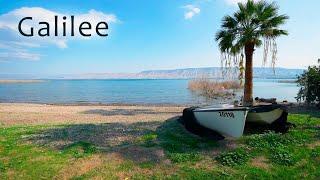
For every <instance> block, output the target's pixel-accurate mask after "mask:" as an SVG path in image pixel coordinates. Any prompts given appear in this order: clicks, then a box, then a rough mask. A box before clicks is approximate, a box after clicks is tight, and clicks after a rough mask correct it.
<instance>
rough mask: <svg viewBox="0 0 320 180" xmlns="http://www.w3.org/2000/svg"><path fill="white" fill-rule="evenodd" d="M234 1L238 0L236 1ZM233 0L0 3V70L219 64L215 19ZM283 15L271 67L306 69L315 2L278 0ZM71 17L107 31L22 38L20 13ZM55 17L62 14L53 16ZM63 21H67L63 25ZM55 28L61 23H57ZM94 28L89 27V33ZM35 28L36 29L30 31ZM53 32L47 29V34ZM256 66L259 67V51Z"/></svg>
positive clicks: (317, 46) (316, 38)
mask: <svg viewBox="0 0 320 180" xmlns="http://www.w3.org/2000/svg"><path fill="white" fill-rule="evenodd" d="M238 1H239V0H238ZM235 2H237V1H236V0H188V1H185V0H135V1H133V0H100V1H98V0H90V1H85V0H84V1H79V0H68V1H65V0H54V1H36V0H34V1H22V0H16V1H14V0H13V1H4V0H0V74H17V73H18V74H70V73H91V72H96V73H102V72H138V71H142V70H150V69H176V68H187V67H206V66H220V53H219V51H218V48H217V44H216V42H215V41H214V35H215V33H216V31H217V30H218V29H219V26H220V22H221V18H222V17H223V16H224V15H226V14H231V13H232V12H234V11H235V10H236V9H237V6H236V3H235ZM277 2H278V4H279V6H280V9H281V13H285V14H287V15H289V16H290V20H289V21H288V23H287V24H286V25H285V26H284V27H283V28H285V29H287V30H288V31H289V33H290V34H289V36H287V37H282V38H280V39H279V40H278V46H279V47H278V51H279V53H278V61H277V66H278V67H288V68H306V67H307V66H308V65H310V64H315V62H316V60H317V59H318V58H320V20H319V7H320V1H319V0H308V1H301V0H278V1H277ZM54 15H60V16H62V15H67V17H68V19H69V18H70V15H75V18H76V23H78V22H80V21H82V20H88V21H90V22H92V24H95V23H97V22H99V21H102V20H103V21H107V22H108V24H109V31H108V33H109V36H108V37H107V38H105V37H98V36H93V37H91V38H83V37H81V36H78V35H76V36H75V37H53V36H51V37H49V38H39V37H37V36H35V37H32V38H30V37H29V38H25V37H22V36H21V35H20V34H19V32H18V28H17V24H18V22H19V21H20V20H21V19H22V18H23V17H26V16H31V17H33V23H34V24H31V25H35V31H36V27H37V24H36V23H37V22H38V21H39V20H40V21H41V20H45V21H48V22H49V23H51V24H50V25H51V27H50V28H53V26H54V24H52V22H53V16H54ZM60 18H61V17H60ZM68 19H67V23H68ZM59 26H60V27H61V24H60V25H59ZM93 32H94V31H93ZM35 33H36V32H35ZM51 33H52V34H53V32H51ZM254 60H255V66H257V67H260V66H261V65H262V55H261V49H258V50H257V51H256V53H255V59H254Z"/></svg>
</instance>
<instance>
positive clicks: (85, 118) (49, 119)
mask: <svg viewBox="0 0 320 180" xmlns="http://www.w3.org/2000/svg"><path fill="white" fill-rule="evenodd" d="M183 108H184V107H178V106H165V105H152V106H151V105H150V106H147V105H144V106H142V105H45V104H28V103H0V124H1V125H4V126H11V125H27V124H28V125H30V124H33V125H39V124H77V123H81V124H83V123H111V122H118V123H135V122H150V121H165V120H167V119H169V118H172V117H174V116H179V115H181V113H182V110H183Z"/></svg>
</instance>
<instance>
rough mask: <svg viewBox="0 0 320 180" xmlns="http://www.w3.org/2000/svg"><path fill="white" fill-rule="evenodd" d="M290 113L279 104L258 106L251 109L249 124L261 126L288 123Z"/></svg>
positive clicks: (248, 118)
mask: <svg viewBox="0 0 320 180" xmlns="http://www.w3.org/2000/svg"><path fill="white" fill-rule="evenodd" d="M287 116H288V111H287V109H286V108H285V106H282V105H279V104H269V105H258V106H253V107H251V108H250V111H249V113H248V116H247V122H254V123H260V124H272V123H275V122H279V121H287Z"/></svg>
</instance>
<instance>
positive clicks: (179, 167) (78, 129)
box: [0, 112, 320, 179]
mask: <svg viewBox="0 0 320 180" xmlns="http://www.w3.org/2000/svg"><path fill="white" fill-rule="evenodd" d="M289 121H290V122H292V123H295V124H296V127H295V128H292V129H291V130H290V131H289V132H288V133H287V134H283V135H281V134H276V133H273V132H269V131H265V132H264V133H260V134H253V133H250V132H247V133H246V135H244V136H243V137H242V138H240V139H237V140H231V139H226V140H223V141H219V142H216V141H212V140H209V139H204V138H199V137H197V136H194V135H191V134H189V133H188V132H186V131H185V130H184V128H183V126H182V125H180V124H179V123H178V122H177V121H176V119H175V118H173V119H169V120H167V121H165V122H145V123H133V124H122V123H105V124H77V125H37V126H10V127H0V179H51V178H56V179H60V178H64V179H89V178H96V179H127V178H128V179H234V178H235V179H275V178H276V179H302V178H304V179H319V178H320V112H310V113H299V114H290V115H289Z"/></svg>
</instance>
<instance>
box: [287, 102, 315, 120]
mask: <svg viewBox="0 0 320 180" xmlns="http://www.w3.org/2000/svg"><path fill="white" fill-rule="evenodd" d="M288 111H289V113H291V114H299V115H308V116H310V117H314V118H320V109H319V108H317V107H315V106H306V105H296V106H292V107H288Z"/></svg>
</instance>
